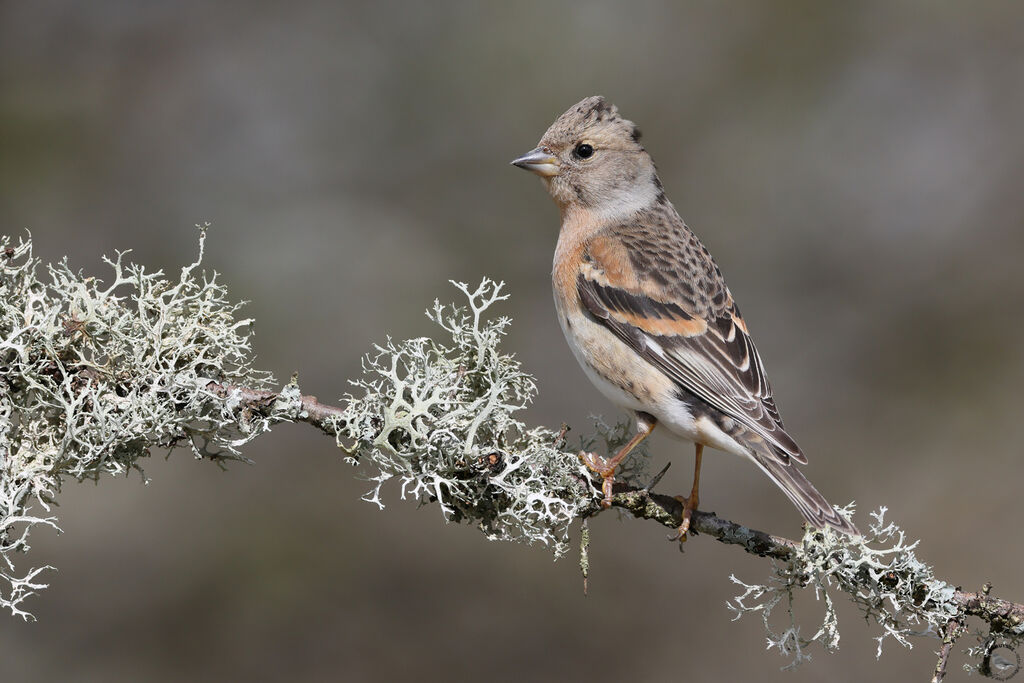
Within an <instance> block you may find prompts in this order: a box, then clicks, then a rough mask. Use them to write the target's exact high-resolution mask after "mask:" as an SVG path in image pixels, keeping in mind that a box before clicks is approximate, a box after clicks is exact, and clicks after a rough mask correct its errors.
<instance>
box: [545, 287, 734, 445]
mask: <svg viewBox="0 0 1024 683" xmlns="http://www.w3.org/2000/svg"><path fill="white" fill-rule="evenodd" d="M555 308H556V309H557V310H558V322H559V324H560V325H561V327H562V332H563V333H564V334H565V339H566V341H567V342H568V343H569V348H571V349H572V352H573V355H574V356H576V360H577V361H578V362H579V364H580V367H582V368H583V372H584V373H586V375H587V377H588V378H589V379H590V381H591V382H592V383H593V384H594V386H596V387H597V389H598V391H600V392H601V393H602V394H604V396H605V397H606V398H607V399H608V400H609V401H611V402H612V403H614V404H615V405H617V406H619V407H622V408H625V409H627V410H631V411H643V412H645V413H649V414H651V415H653V416H654V417H655V418H656V419H657V420H658V422H659V423H660V424H661V425H662V426H663V427H664V428H665V430H666V431H668V432H669V433H670V434H672V435H673V436H675V437H677V438H680V439H683V440H686V441H691V442H694V443H701V444H704V445H705V446H710V447H711V448H717V449H719V450H723V451H726V452H728V453H734V454H736V455H744V456H749V453H748V452H747V449H746V448H744V447H743V446H742V445H740V444H739V443H738V442H736V440H734V439H733V438H732V437H731V436H729V435H728V434H726V433H725V432H724V431H722V430H721V429H720V428H719V427H718V425H716V424H715V422H714V421H713V420H711V419H710V418H708V417H706V416H704V415H700V416H698V417H696V418H695V417H694V414H693V413H692V412H691V410H690V408H689V406H688V405H687V403H686V402H685V401H684V400H682V399H680V398H679V387H677V386H676V384H675V383H674V382H673V381H672V380H671V379H669V378H668V377H667V376H666V375H665V374H664V373H663V372H661V371H660V370H659V369H657V368H656V367H654V366H653V365H651V364H650V363H648V362H647V361H646V360H644V359H643V358H641V357H640V356H638V355H637V354H636V353H635V352H634V351H633V350H632V349H631V348H630V347H629V346H627V345H626V344H625V342H623V341H621V340H620V339H619V338H618V337H617V336H615V334H614V333H613V332H611V331H610V330H609V329H607V328H606V327H605V326H604V325H601V324H600V323H598V322H596V321H594V320H592V319H591V318H589V317H587V316H586V315H584V314H583V313H582V312H572V311H566V310H564V309H563V306H562V305H561V302H559V301H558V297H557V296H556V297H555Z"/></svg>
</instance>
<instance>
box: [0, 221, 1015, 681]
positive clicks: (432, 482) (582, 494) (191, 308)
mask: <svg viewBox="0 0 1024 683" xmlns="http://www.w3.org/2000/svg"><path fill="white" fill-rule="evenodd" d="M205 234H206V233H205V229H203V231H202V233H201V236H200V240H199V258H197V259H196V261H195V262H194V263H192V264H190V265H188V266H185V267H184V268H182V269H181V273H180V275H178V276H177V277H173V278H172V277H167V276H165V275H164V274H163V273H161V272H147V271H146V270H145V269H144V268H143V267H141V266H138V265H135V264H131V263H127V262H126V261H125V258H124V257H125V254H124V253H121V254H118V255H117V257H116V258H115V259H111V260H108V261H107V263H108V264H109V266H110V268H111V271H112V273H111V277H110V279H109V282H103V281H101V280H99V279H97V278H94V277H88V276H85V275H83V274H82V273H80V272H78V271H74V270H72V269H71V268H70V266H69V265H68V264H67V261H66V260H65V261H62V262H60V263H58V264H56V265H49V266H44V265H43V264H42V262H41V261H40V260H39V259H37V258H35V257H34V256H33V254H32V246H31V242H30V241H29V240H25V239H22V240H20V241H18V242H17V243H15V242H14V241H12V240H10V239H9V238H6V237H0V607H5V608H7V609H9V610H10V611H11V612H12V613H13V614H15V615H18V616H22V617H23V618H29V616H30V615H29V614H28V613H27V612H25V611H24V610H23V609H22V608H21V605H22V603H23V602H24V600H25V599H27V598H28V597H29V596H30V595H32V594H33V593H35V592H37V591H39V590H41V589H42V588H45V585H44V584H42V583H41V582H40V577H41V574H42V573H43V572H44V571H45V569H46V568H45V567H37V568H33V569H29V570H27V571H26V570H21V571H20V572H19V571H15V564H14V558H15V556H16V555H19V554H23V553H25V552H26V551H28V550H29V545H28V539H29V533H30V531H31V530H32V529H33V528H34V527H36V526H38V525H45V526H50V527H54V528H56V524H57V521H56V519H55V518H54V517H53V516H52V515H51V514H50V511H51V504H52V502H53V501H54V499H55V497H56V496H57V495H58V494H59V492H60V489H61V485H62V483H64V482H65V480H67V479H69V478H70V479H74V480H83V479H98V478H100V477H101V476H102V475H105V474H107V475H116V474H123V473H126V472H129V471H131V470H139V469H140V465H139V461H140V459H141V458H143V457H146V456H148V455H149V454H150V452H151V451H152V450H153V449H158V450H160V449H164V450H166V449H171V448H174V447H177V446H184V447H186V448H188V449H189V450H190V451H191V452H192V454H193V455H194V456H195V457H197V458H203V459H210V460H213V461H215V462H217V463H220V464H223V463H224V462H225V461H227V460H230V459H242V456H241V449H242V447H243V446H245V445H246V444H247V443H249V442H250V441H252V440H253V439H255V438H257V437H258V436H260V435H261V434H264V433H266V432H267V431H268V430H270V429H271V428H272V427H274V426H275V425H277V424H279V423H282V422H306V423H308V424H311V425H313V426H315V427H316V428H318V429H319V430H321V431H322V432H324V433H326V434H327V435H329V436H330V437H331V438H332V439H333V440H334V441H335V443H336V444H337V445H338V446H339V447H340V448H341V449H342V450H343V453H344V456H343V457H344V460H345V461H346V462H347V463H349V464H351V465H353V466H354V467H356V468H358V470H359V472H360V473H361V475H362V476H363V477H365V478H366V479H367V480H368V481H369V482H370V487H369V491H368V492H367V493H366V495H365V496H364V499H365V500H367V501H369V502H372V503H374V504H376V505H378V506H381V507H383V505H384V503H383V500H384V493H385V491H386V490H387V489H389V488H390V489H392V490H394V491H396V492H397V493H398V495H399V497H400V498H402V499H411V500H414V501H417V502H419V503H437V507H438V508H439V509H440V511H441V513H442V515H443V517H444V519H446V520H448V521H452V522H467V523H471V524H474V525H476V526H477V527H478V528H479V529H480V530H481V531H482V532H483V533H484V534H485V535H486V536H487V538H489V539H494V540H510V541H518V542H524V543H531V544H541V545H544V546H547V547H548V548H550V549H551V550H552V551H553V552H554V553H555V555H556V556H559V555H561V554H563V553H564V552H566V550H567V549H568V548H569V534H570V529H571V528H573V526H574V525H575V524H576V523H578V522H580V521H581V520H583V521H584V522H586V520H587V519H589V518H590V517H592V516H594V515H597V514H601V513H602V512H603V510H602V508H601V506H600V504H599V501H600V498H601V495H600V491H599V484H598V482H595V481H594V480H593V475H592V473H591V472H590V471H589V470H588V469H587V468H586V467H585V466H584V465H583V464H582V463H581V462H580V460H579V458H578V455H577V454H578V453H579V451H580V450H581V449H585V450H604V451H606V452H614V450H615V449H616V448H617V447H618V446H620V445H621V444H622V443H623V442H624V441H625V440H627V439H628V437H629V433H628V432H629V430H628V427H627V426H626V425H625V424H620V425H617V426H615V427H607V426H604V425H603V424H600V423H599V424H598V425H597V429H596V434H595V435H594V436H593V437H591V438H589V439H585V440H583V441H581V442H580V443H579V445H578V446H577V447H575V448H570V447H569V445H568V444H567V443H566V439H565V434H566V428H564V427H563V428H562V429H561V430H558V431H556V430H552V429H547V428H544V427H530V426H528V425H527V424H525V423H524V422H523V421H522V420H521V419H520V417H519V416H520V414H521V411H522V410H523V409H525V408H526V407H527V406H528V405H529V404H530V403H531V401H532V400H533V397H534V395H535V394H536V383H535V381H534V379H533V377H532V376H530V375H529V374H528V373H527V372H525V371H524V370H523V368H522V366H521V364H520V363H519V361H518V360H516V359H515V358H514V357H513V356H512V355H510V354H508V353H505V352H504V351H503V350H502V349H501V342H502V340H503V339H504V336H505V334H506V332H507V329H508V326H509V324H510V321H509V319H508V318H504V317H490V313H491V311H490V309H491V307H492V306H493V305H495V304H497V303H498V302H500V301H502V300H504V299H505V298H506V295H505V294H504V293H503V292H502V285H501V284H500V283H494V282H491V281H490V280H484V281H483V282H482V283H481V284H480V285H479V286H478V287H475V288H473V287H470V286H468V285H465V284H461V283H455V284H456V287H457V288H458V289H459V290H460V291H461V292H462V294H463V296H464V297H465V301H466V303H465V305H463V306H451V305H442V304H441V303H439V302H437V301H435V302H434V305H433V307H432V308H431V309H430V310H429V311H428V312H427V316H428V317H429V319H430V320H431V321H433V322H434V323H435V324H436V325H437V327H438V329H439V330H440V335H439V336H440V337H441V338H440V340H435V339H431V338H426V337H421V338H417V339H410V340H406V341H394V340H391V339H388V340H386V341H385V342H384V343H383V344H381V345H378V346H376V347H375V348H374V350H373V351H372V352H371V353H369V354H368V355H366V356H365V357H364V359H363V374H362V375H361V376H360V377H358V378H356V379H354V380H353V381H352V382H351V387H352V389H351V391H352V393H350V394H348V395H346V396H344V397H342V398H341V399H340V401H339V404H338V405H337V406H332V405H329V404H325V403H321V402H320V401H318V400H317V399H316V398H315V397H312V396H303V395H302V394H301V391H300V389H299V386H298V381H297V379H296V378H294V377H293V378H292V381H291V382H290V383H288V384H287V385H286V386H285V387H284V388H283V389H280V390H274V389H273V388H272V387H274V386H275V383H274V381H273V378H272V377H271V376H270V374H269V373H266V372H262V371H260V370H257V369H256V368H255V366H254V354H253V349H252V343H251V334H250V323H251V321H250V320H247V319H239V318H238V312H239V309H240V306H241V305H240V304H238V303H235V302H232V301H231V300H230V299H229V298H228V296H227V291H226V289H225V288H224V287H223V285H222V284H221V283H220V282H219V281H218V279H217V275H216V273H207V272H205V271H202V270H201V262H202V253H203V244H204V240H205ZM602 441H603V444H602V443H595V442H602ZM645 461H646V459H645V458H644V457H643V449H642V448H640V449H638V452H637V453H636V454H635V457H631V458H630V459H628V460H627V461H626V462H624V463H623V467H622V468H621V469H620V471H619V472H618V474H617V480H618V482H619V483H618V484H617V485H616V488H615V490H614V497H613V505H614V507H617V508H619V509H621V510H625V511H628V512H630V513H631V514H633V515H634V516H636V517H639V518H644V519H650V520H654V521H655V522H657V523H659V524H662V525H664V526H666V527H669V528H676V527H677V526H678V525H679V524H680V522H681V514H682V506H681V505H680V503H679V502H677V501H676V500H675V499H674V498H671V497H668V496H664V495H660V494H657V493H653V492H651V491H650V490H649V489H650V487H651V486H652V484H651V480H650V479H649V478H648V477H647V476H646V474H645V473H644V471H643V464H644V462H645ZM840 512H841V513H842V514H847V515H849V514H852V507H850V508H847V509H845V510H840ZM884 515H885V510H884V508H883V509H882V510H880V511H879V512H877V513H874V514H873V515H872V517H873V518H874V522H873V523H872V524H870V526H869V528H868V532H867V533H866V534H865V536H864V537H858V538H850V537H847V536H844V535H840V534H837V533H835V532H833V531H831V530H808V531H807V532H806V533H805V535H804V537H803V538H802V539H801V540H799V541H797V540H790V539H786V538H781V537H778V536H773V535H771V534H768V533H765V532H762V531H757V530H754V529H751V528H748V527H745V526H743V525H740V524H737V523H735V522H731V521H729V520H727V519H723V518H721V517H718V516H716V515H714V514H711V513H706V512H700V511H698V512H696V513H695V514H694V517H693V520H692V524H691V532H692V534H693V535H703V536H709V537H713V538H715V539H717V540H718V541H720V542H722V543H727V544H732V545H738V546H740V547H742V548H743V549H744V550H745V551H746V552H748V553H751V554H754V555H759V556H763V557H767V558H769V559H770V561H771V565H772V570H771V575H770V576H769V578H768V580H767V582H766V583H763V584H758V583H745V582H743V581H740V580H739V579H737V578H736V577H732V580H733V581H734V582H735V583H736V584H737V585H739V586H740V588H741V590H742V593H741V594H740V595H739V596H737V597H736V598H734V599H733V601H732V602H731V604H730V607H731V608H732V609H733V610H734V612H735V613H736V615H737V617H740V616H743V615H746V614H752V613H753V614H757V615H759V616H760V617H761V618H762V619H763V622H764V625H765V628H766V631H767V633H768V639H769V645H770V646H771V647H775V648H777V649H778V650H779V652H781V653H782V654H784V655H785V656H787V657H789V658H790V659H791V660H792V662H793V663H794V664H797V663H799V662H800V661H802V660H805V659H807V658H809V654H807V648H808V647H809V646H810V645H811V644H819V645H820V646H822V647H823V648H824V649H825V650H826V651H828V650H833V649H835V648H836V647H837V646H838V643H839V630H838V620H837V616H836V611H835V609H834V605H833V597H834V596H838V595H839V594H845V595H846V596H847V597H848V598H849V599H851V600H852V601H853V602H854V604H856V605H857V606H858V607H859V608H860V609H861V610H862V611H863V613H864V614H865V616H866V617H867V618H868V619H869V620H873V621H874V622H875V623H877V624H878V625H879V627H880V629H881V635H880V636H879V637H878V641H879V653H881V647H882V644H883V642H885V641H886V640H888V639H892V640H895V641H896V642H899V643H901V644H903V645H905V646H908V647H909V646H911V644H912V642H913V641H912V640H911V639H912V638H913V637H915V636H930V637H933V638H935V639H936V640H935V641H934V642H936V643H940V652H939V660H938V662H937V664H936V667H935V671H934V674H935V680H940V679H941V678H942V677H943V676H944V675H945V671H946V663H947V661H948V659H949V657H950V652H951V650H952V648H953V645H954V644H955V642H957V640H958V639H959V638H961V637H963V635H965V634H966V633H967V624H968V621H967V620H968V618H969V617H976V618H978V619H981V620H982V621H983V622H984V623H985V624H986V627H987V630H986V632H985V633H980V634H978V638H979V644H978V645H977V646H975V647H972V648H970V649H969V650H968V653H969V654H970V655H971V656H972V657H973V658H974V659H975V661H977V662H978V664H977V665H976V666H975V667H974V668H975V669H977V670H978V671H979V672H981V673H984V674H990V675H1001V676H1005V674H1006V672H1007V670H1008V669H1007V667H1008V666H1010V668H1011V669H1012V666H1011V665H1013V666H1015V664H1013V661H1014V659H1015V658H1016V653H1015V651H1014V648H1016V647H1017V645H1018V644H1019V643H1020V641H1021V639H1022V637H1024V605H1022V604H1018V603H1012V602H1008V601H1006V600H1000V599H998V598H994V597H992V596H991V595H990V594H989V589H988V587H986V588H985V589H983V590H981V591H980V592H977V593H972V592H966V591H962V590H960V589H959V588H957V587H955V586H952V585H949V584H948V583H946V582H944V581H942V580H941V579H939V578H938V577H936V576H935V574H934V572H933V570H932V568H931V567H930V566H929V565H927V564H925V563H924V562H921V561H920V560H919V559H918V558H917V557H916V555H915V552H914V551H915V547H916V545H917V544H916V543H915V542H908V540H907V539H906V536H905V534H904V532H903V531H902V530H901V529H899V528H898V527H897V526H895V525H894V524H892V523H891V522H886V520H885V519H884ZM861 527H862V528H863V525H861ZM588 538H589V534H583V539H582V540H583V543H582V544H581V550H582V552H581V567H582V568H583V569H584V572H586V567H587V566H588V561H587V557H586V552H585V548H586V544H587V541H588ZM691 543H692V542H691ZM807 589H810V590H807ZM800 592H803V593H808V592H813V593H814V594H815V595H816V596H817V597H819V598H820V599H821V600H822V603H823V604H824V612H825V613H824V617H823V619H822V622H821V625H820V626H819V627H818V628H817V629H816V631H815V632H814V633H813V634H810V635H805V634H804V633H802V632H801V629H800V626H799V625H798V624H797V623H796V622H795V620H794V617H793V610H792V609H791V606H792V604H793V602H794V600H795V599H796V596H797V594H798V593H800ZM780 606H781V608H780V609H776V608H779V607H780ZM780 619H781V621H782V624H781V627H780V625H779V623H778V622H779V621H780ZM1010 654H1012V655H1013V656H1012V657H1011V656H1010ZM1000 667H1002V668H1000ZM1011 673H1012V671H1011Z"/></svg>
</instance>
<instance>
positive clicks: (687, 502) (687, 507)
mask: <svg viewBox="0 0 1024 683" xmlns="http://www.w3.org/2000/svg"><path fill="white" fill-rule="evenodd" d="M673 497H674V498H675V499H676V500H678V501H679V502H680V503H682V504H683V523H682V524H680V525H679V528H678V529H676V533H674V534H670V535H669V537H668V540H670V541H679V542H680V543H686V534H687V533H688V532H689V531H690V520H692V519H693V511H694V510H696V509H697V505H698V504H699V503H700V500H699V499H698V498H697V494H696V492H694V493H693V494H692V495H691V496H690V497H689V498H687V497H685V496H673Z"/></svg>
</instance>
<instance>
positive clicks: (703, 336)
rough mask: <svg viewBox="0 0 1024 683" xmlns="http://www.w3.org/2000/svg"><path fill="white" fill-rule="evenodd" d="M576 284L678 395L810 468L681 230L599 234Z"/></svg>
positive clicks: (714, 270) (725, 303) (710, 275)
mask: <svg viewBox="0 0 1024 683" xmlns="http://www.w3.org/2000/svg"><path fill="white" fill-rule="evenodd" d="M677 220H678V219H677ZM645 240H649V241H650V243H645ZM576 286H577V292H578V294H579V296H580V299H581V300H582V303H583V306H584V307H585V308H586V310H587V311H589V312H590V314H591V315H593V316H594V317H595V318H596V319H597V320H598V321H599V322H600V323H602V324H603V325H605V326H606V327H607V328H608V329H609V330H611V331H612V332H613V333H614V334H615V335H616V336H618V337H619V338H620V339H622V340H623V341H624V342H625V343H626V344H628V345H629V346H630V347H631V348H632V349H633V350H634V351H636V352H637V353H638V354H640V355H641V356H642V357H643V358H645V359H646V360H647V361H648V362H650V363H651V364H652V365H654V366H655V367H657V368H658V369H660V370H661V371H662V372H664V373H665V375H667V376H668V377H669V378H671V379H672V380H673V381H674V382H675V383H676V384H678V385H679V386H680V387H681V388H682V389H684V390H686V391H687V392H689V393H691V394H693V395H694V396H696V397H698V398H699V399H701V400H703V401H705V402H706V403H708V404H709V405H711V406H712V407H713V408H715V409H717V410H718V411H721V412H722V413H723V414H724V415H726V416H728V417H730V418H732V419H734V420H736V421H738V422H739V423H740V424H741V425H743V426H744V427H746V428H747V429H749V430H751V431H752V432H754V433H755V434H756V435H758V436H760V437H761V438H762V439H764V441H765V442H766V443H767V444H768V446H769V450H770V451H771V454H770V455H771V456H773V457H774V458H776V459H777V460H778V461H779V462H781V463H784V464H788V463H789V462H790V460H794V461H796V462H801V463H803V462H806V458H805V457H804V456H803V455H802V454H801V452H800V448H799V447H798V446H797V444H796V442H795V441H794V440H793V438H792V437H790V436H789V434H787V433H786V431H785V428H784V427H783V425H782V420H781V419H780V417H779V412H778V410H777V408H776V407H775V400H774V399H773V398H772V390H771V386H770V385H769V384H768V379H767V378H766V377H765V374H764V368H763V366H762V364H761V358H760V356H759V355H758V353H757V349H756V348H754V343H753V341H752V340H751V339H750V335H749V334H748V332H747V326H746V323H744V322H743V319H742V318H741V317H740V314H739V310H738V309H737V308H736V304H735V302H734V301H733V299H732V295H731V294H730V293H729V290H728V288H727V287H726V286H725V282H724V281H723V279H722V275H721V271H719V270H718V267H717V266H716V265H715V263H714V261H713V260H712V259H711V256H710V254H708V252H707V250H706V249H704V247H703V245H701V244H700V242H699V241H698V240H697V239H696V237H695V236H693V234H692V233H691V232H689V230H688V229H687V228H686V227H685V226H683V225H682V223H681V222H680V223H679V226H678V228H677V231H676V233H675V234H671V233H669V234H667V235H666V233H664V232H661V233H660V234H651V233H648V234H646V235H645V234H640V235H636V234H627V236H623V235H621V234H617V233H616V231H606V232H604V233H601V234H598V235H597V236H596V237H595V238H593V239H592V240H591V241H590V242H589V243H588V245H587V249H586V250H585V253H584V256H583V262H582V265H581V268H580V271H579V274H578V276H577V281H576ZM765 455H768V454H767V453H766V454H765Z"/></svg>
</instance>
